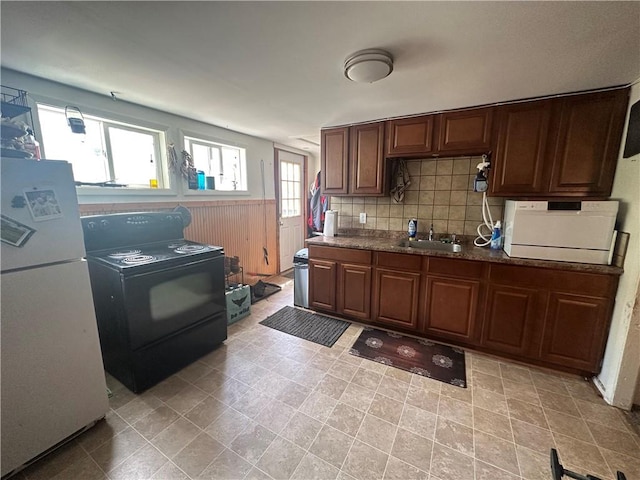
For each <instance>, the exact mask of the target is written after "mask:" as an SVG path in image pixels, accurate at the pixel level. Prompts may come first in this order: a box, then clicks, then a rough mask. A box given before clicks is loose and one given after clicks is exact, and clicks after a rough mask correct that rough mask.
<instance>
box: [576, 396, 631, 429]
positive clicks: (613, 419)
mask: <svg viewBox="0 0 640 480" xmlns="http://www.w3.org/2000/svg"><path fill="white" fill-rule="evenodd" d="M575 403H576V405H577V407H578V410H579V411H580V413H581V414H582V418H584V419H585V420H586V421H588V422H595V423H600V424H602V425H605V426H607V427H610V428H615V429H618V430H622V431H623V432H626V431H628V430H627V426H626V423H625V421H624V420H623V418H622V414H621V413H620V412H619V411H618V409H617V408H616V407H612V406H609V405H599V404H597V403H593V402H586V401H584V400H575Z"/></svg>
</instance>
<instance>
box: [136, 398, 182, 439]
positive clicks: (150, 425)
mask: <svg viewBox="0 0 640 480" xmlns="http://www.w3.org/2000/svg"><path fill="white" fill-rule="evenodd" d="M178 416H179V415H178V413H177V412H176V411H175V410H173V409H171V408H169V407H167V406H166V405H161V406H159V407H158V408H156V409H155V410H153V411H152V412H151V413H149V414H148V415H147V416H145V417H142V418H141V419H140V420H138V421H137V422H136V423H134V424H133V428H135V429H136V430H137V431H138V433H140V434H141V435H142V436H143V437H145V438H146V439H147V440H151V439H152V438H153V437H155V436H156V435H158V434H159V433H160V432H161V431H162V430H164V429H165V428H167V427H168V426H169V425H171V423H173V422H174V421H175V420H176V419H177V418H178Z"/></svg>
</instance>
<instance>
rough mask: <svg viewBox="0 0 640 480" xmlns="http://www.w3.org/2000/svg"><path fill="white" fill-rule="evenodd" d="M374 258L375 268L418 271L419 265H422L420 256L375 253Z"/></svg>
mask: <svg viewBox="0 0 640 480" xmlns="http://www.w3.org/2000/svg"><path fill="white" fill-rule="evenodd" d="M376 256H377V259H376V265H377V266H379V267H390V268H396V269H398V270H413V271H420V264H421V263H422V256H421V255H411V254H407V253H388V252H377V254H376Z"/></svg>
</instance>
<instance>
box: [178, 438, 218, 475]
mask: <svg viewBox="0 0 640 480" xmlns="http://www.w3.org/2000/svg"><path fill="white" fill-rule="evenodd" d="M223 450H224V445H222V444H221V443H220V442H218V441H216V440H214V439H213V438H212V437H210V436H209V435H207V434H206V433H201V434H200V435H198V436H197V437H196V438H194V439H193V440H192V441H191V442H189V443H188V444H187V446H186V447H184V448H183V449H182V450H181V451H180V452H179V453H178V454H177V455H176V456H175V457H173V463H175V464H176V465H177V466H178V467H180V469H181V470H182V471H184V472H185V473H186V474H187V475H189V476H190V477H192V478H193V477H197V476H198V475H200V474H201V473H202V471H203V470H204V469H205V468H207V466H208V465H209V464H210V463H211V462H212V461H213V460H214V459H215V458H216V457H217V456H218V455H219V454H220V453H222V451H223Z"/></svg>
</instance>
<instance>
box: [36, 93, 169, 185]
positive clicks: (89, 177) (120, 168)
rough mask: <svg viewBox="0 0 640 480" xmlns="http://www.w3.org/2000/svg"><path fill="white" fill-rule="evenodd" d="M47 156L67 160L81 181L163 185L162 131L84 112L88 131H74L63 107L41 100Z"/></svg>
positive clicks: (44, 144) (42, 129) (41, 115)
mask: <svg viewBox="0 0 640 480" xmlns="http://www.w3.org/2000/svg"><path fill="white" fill-rule="evenodd" d="M38 117H39V119H40V129H41V131H42V143H43V147H44V150H45V152H46V155H47V158H49V159H52V160H53V159H55V160H67V161H68V162H70V163H71V165H72V166H73V176H74V177H75V179H76V181H78V182H88V183H102V182H107V183H116V184H122V185H126V186H127V187H132V188H149V187H150V180H152V179H156V180H157V181H158V186H159V187H161V188H162V187H164V182H163V180H162V179H163V178H164V175H163V171H164V170H163V165H162V160H161V156H160V145H161V132H159V131H156V130H151V129H147V128H144V127H139V126H134V125H127V124H124V123H119V122H115V121H111V120H107V119H104V118H98V117H93V116H90V115H84V123H85V128H86V134H84V135H83V134H78V133H73V132H71V129H70V128H69V125H68V124H67V118H66V115H65V111H64V109H62V108H56V107H51V106H48V105H40V104H38Z"/></svg>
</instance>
